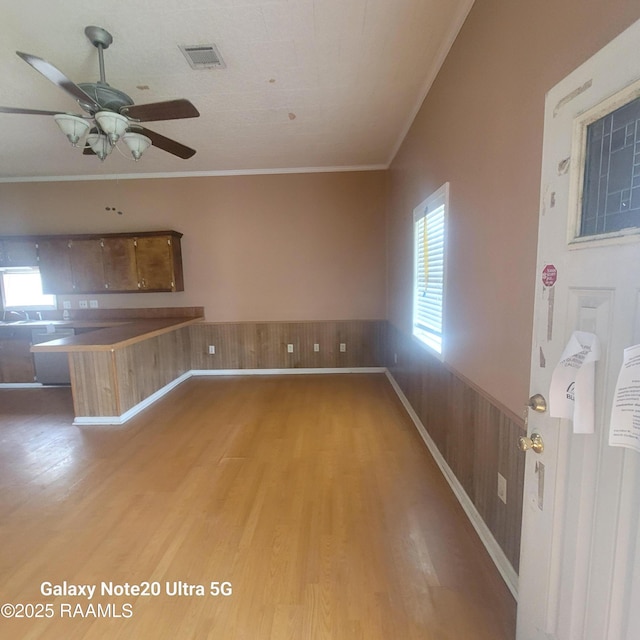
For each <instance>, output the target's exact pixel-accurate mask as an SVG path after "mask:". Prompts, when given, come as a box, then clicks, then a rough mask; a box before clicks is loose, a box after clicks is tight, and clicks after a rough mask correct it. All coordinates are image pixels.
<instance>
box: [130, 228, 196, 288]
mask: <svg viewBox="0 0 640 640" xmlns="http://www.w3.org/2000/svg"><path fill="white" fill-rule="evenodd" d="M177 240H178V241H177V242H176V238H175V237H174V236H172V235H169V234H167V235H158V236H143V237H139V238H136V267H137V271H138V283H139V287H140V290H142V291H183V290H184V283H183V281H182V256H181V253H180V242H179V240H180V239H179V238H178V239H177ZM176 267H179V268H176Z"/></svg>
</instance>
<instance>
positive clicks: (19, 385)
mask: <svg viewBox="0 0 640 640" xmlns="http://www.w3.org/2000/svg"><path fill="white" fill-rule="evenodd" d="M43 386H44V385H43V384H42V383H40V382H0V389H35V388H38V389H40V388H42V387H43Z"/></svg>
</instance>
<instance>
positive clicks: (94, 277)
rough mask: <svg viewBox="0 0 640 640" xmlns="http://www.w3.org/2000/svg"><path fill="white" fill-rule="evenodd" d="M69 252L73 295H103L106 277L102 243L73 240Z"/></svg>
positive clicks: (97, 240)
mask: <svg viewBox="0 0 640 640" xmlns="http://www.w3.org/2000/svg"><path fill="white" fill-rule="evenodd" d="M69 252H70V258H69V259H70V262H71V277H72V280H73V285H72V286H73V293H103V292H104V290H105V286H104V285H105V277H104V268H103V260H102V241H101V240H99V239H96V240H72V241H71V242H70V244H69Z"/></svg>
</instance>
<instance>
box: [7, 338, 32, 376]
mask: <svg viewBox="0 0 640 640" xmlns="http://www.w3.org/2000/svg"><path fill="white" fill-rule="evenodd" d="M30 347H31V340H30V338H29V336H28V335H27V334H26V333H25V334H24V335H22V334H20V333H18V332H16V331H14V330H11V331H7V330H5V331H3V332H2V333H0V382H33V381H34V378H35V369H34V366H33V355H32V354H31V352H30V351H29V349H30Z"/></svg>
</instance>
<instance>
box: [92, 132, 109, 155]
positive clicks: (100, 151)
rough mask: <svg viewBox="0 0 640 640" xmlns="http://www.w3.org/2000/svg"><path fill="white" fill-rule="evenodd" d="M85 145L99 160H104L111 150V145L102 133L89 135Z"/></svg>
mask: <svg viewBox="0 0 640 640" xmlns="http://www.w3.org/2000/svg"><path fill="white" fill-rule="evenodd" d="M87 144H88V145H89V147H91V150H92V151H93V153H95V154H96V155H97V156H98V158H100V160H104V159H105V158H106V157H107V156H108V155H109V154H110V153H111V149H113V145H112V144H111V142H109V138H108V137H107V136H106V135H105V134H104V133H90V134H89V135H88V136H87Z"/></svg>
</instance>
